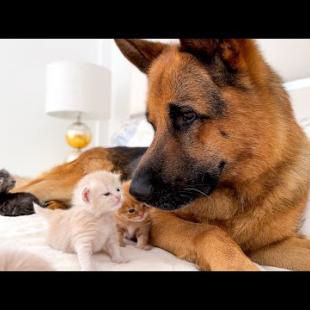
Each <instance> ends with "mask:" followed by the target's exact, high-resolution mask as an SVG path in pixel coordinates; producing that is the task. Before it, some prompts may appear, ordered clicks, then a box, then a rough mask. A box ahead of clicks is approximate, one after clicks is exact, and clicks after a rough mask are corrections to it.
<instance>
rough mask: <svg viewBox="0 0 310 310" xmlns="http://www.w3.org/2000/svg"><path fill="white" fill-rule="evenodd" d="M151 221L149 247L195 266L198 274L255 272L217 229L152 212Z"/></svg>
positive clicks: (167, 214)
mask: <svg viewBox="0 0 310 310" xmlns="http://www.w3.org/2000/svg"><path fill="white" fill-rule="evenodd" d="M151 217H152V223H153V225H152V229H151V244H152V245H154V246H157V247H159V248H162V249H164V250H166V251H169V252H171V253H172V254H174V255H176V256H178V257H179V258H182V259H186V260H189V261H191V262H194V263H196V264H197V265H198V267H199V268H200V269H201V270H212V271H239V270H240V271H258V270H259V269H258V267H256V265H255V264H254V263H253V262H252V261H251V260H250V259H249V258H248V257H247V256H246V255H245V254H244V253H243V252H242V250H241V248H240V247H239V246H238V244H237V243H235V242H234V241H233V240H232V239H231V238H230V237H229V235H228V234H227V233H226V232H225V231H223V230H222V229H220V228H219V227H217V226H213V225H208V224H198V223H192V222H188V221H185V220H183V219H181V218H179V217H177V216H176V215H174V214H173V213H169V212H164V211H158V210H153V211H152V212H151Z"/></svg>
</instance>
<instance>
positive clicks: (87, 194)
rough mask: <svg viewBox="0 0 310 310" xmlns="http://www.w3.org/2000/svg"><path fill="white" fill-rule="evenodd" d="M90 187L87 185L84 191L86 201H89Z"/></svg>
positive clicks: (83, 197) (83, 195) (83, 196)
mask: <svg viewBox="0 0 310 310" xmlns="http://www.w3.org/2000/svg"><path fill="white" fill-rule="evenodd" d="M89 193H90V190H89V188H87V187H85V188H84V189H83V191H82V199H83V201H84V202H86V203H89Z"/></svg>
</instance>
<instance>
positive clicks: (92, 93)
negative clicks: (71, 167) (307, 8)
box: [46, 61, 111, 161]
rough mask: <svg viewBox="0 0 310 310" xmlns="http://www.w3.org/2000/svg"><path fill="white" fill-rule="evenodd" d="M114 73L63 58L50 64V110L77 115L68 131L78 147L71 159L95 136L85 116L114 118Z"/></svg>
mask: <svg viewBox="0 0 310 310" xmlns="http://www.w3.org/2000/svg"><path fill="white" fill-rule="evenodd" d="M110 96H111V75H110V71H109V70H108V69H106V68H104V67H103V66H98V65H95V64H90V63H81V62H69V61H60V62H53V63H50V64H48V65H47V78H46V113H47V114H48V115H51V116H54V117H59V118H64V119H75V122H74V123H72V124H71V125H70V126H69V127H68V129H67V132H66V135H65V138H66V141H67V143H68V144H69V145H70V146H71V147H72V148H73V149H74V151H73V153H72V154H70V155H69V156H68V158H67V161H72V160H74V159H76V158H77V157H78V156H79V155H80V153H81V152H82V150H83V148H85V147H87V146H88V145H89V143H90V142H91V139H92V134H91V130H90V128H89V127H88V126H87V125H86V124H85V123H83V121H84V120H107V119H109V118H110Z"/></svg>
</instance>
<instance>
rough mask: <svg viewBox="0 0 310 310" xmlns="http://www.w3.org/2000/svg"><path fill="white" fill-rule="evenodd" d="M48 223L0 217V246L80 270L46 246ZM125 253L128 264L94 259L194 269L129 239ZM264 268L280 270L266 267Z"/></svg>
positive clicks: (105, 266)
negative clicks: (23, 251) (138, 246)
mask: <svg viewBox="0 0 310 310" xmlns="http://www.w3.org/2000/svg"><path fill="white" fill-rule="evenodd" d="M46 228H47V225H46V223H45V221H44V220H43V219H42V218H41V217H39V216H38V215H28V216H19V217H4V216H0V245H1V246H7V247H10V248H12V247H15V248H18V249H24V250H27V251H29V252H32V253H35V254H38V255H40V256H41V257H43V258H45V259H46V260H47V261H49V262H50V264H51V265H52V266H53V267H54V268H55V269H56V270H59V271H76V270H80V268H79V263H78V260H77V257H76V255H75V254H67V253H62V252H60V251H57V250H54V249H52V248H50V247H49V246H47V245H46V243H45V233H46ZM121 251H122V253H123V254H124V255H125V256H126V257H127V258H129V260H130V262H129V263H126V264H115V263H112V262H111V260H110V258H109V257H108V256H107V255H105V254H96V255H95V261H96V266H97V269H98V270H101V271H115V270H117V271H195V270H197V268H196V266H195V265H194V264H191V263H189V262H186V261H184V260H181V259H178V258H176V257H175V256H174V255H172V254H170V253H168V252H166V251H164V250H161V249H159V248H153V249H152V250H150V251H143V250H140V249H137V248H136V247H135V246H134V243H133V242H130V241H128V244H127V246H126V247H125V248H121ZM262 269H263V270H279V269H277V268H272V267H264V268H262Z"/></svg>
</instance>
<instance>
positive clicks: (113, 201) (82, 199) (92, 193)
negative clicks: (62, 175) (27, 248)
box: [35, 170, 128, 271]
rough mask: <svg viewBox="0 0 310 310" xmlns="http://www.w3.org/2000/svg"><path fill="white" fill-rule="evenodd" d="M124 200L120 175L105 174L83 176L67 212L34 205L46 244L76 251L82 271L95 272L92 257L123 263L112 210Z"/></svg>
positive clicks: (94, 173) (66, 250)
mask: <svg viewBox="0 0 310 310" xmlns="http://www.w3.org/2000/svg"><path fill="white" fill-rule="evenodd" d="M122 200H123V196H122V187H121V182H120V176H119V175H117V174H114V173H111V172H107V171H103V170H100V171H96V172H93V173H90V174H88V175H86V176H85V177H84V178H82V179H81V180H80V182H79V183H78V184H77V186H76V188H75V190H74V193H73V199H72V208H71V209H69V210H59V209H56V210H49V209H44V208H41V207H39V206H37V205H35V212H36V213H38V214H41V215H42V216H43V217H44V218H45V219H47V222H48V224H49V227H48V235H47V243H48V244H49V245H50V246H51V247H53V248H55V249H58V250H62V251H64V252H71V253H73V252H75V253H77V255H78V259H79V262H80V265H81V270H83V271H91V270H95V266H94V262H93V260H92V254H93V253H96V252H100V251H102V250H104V251H106V252H107V253H108V254H109V255H110V256H111V259H112V261H113V262H117V263H125V262H127V261H128V260H126V259H124V258H123V257H122V256H121V253H120V247H119V244H118V239H117V232H116V223H115V219H114V213H115V211H116V210H117V209H118V208H119V207H120V206H121V204H122Z"/></svg>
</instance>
